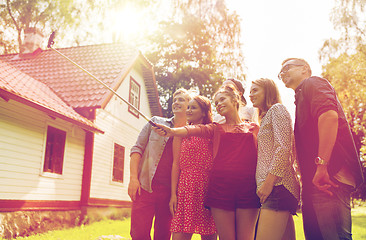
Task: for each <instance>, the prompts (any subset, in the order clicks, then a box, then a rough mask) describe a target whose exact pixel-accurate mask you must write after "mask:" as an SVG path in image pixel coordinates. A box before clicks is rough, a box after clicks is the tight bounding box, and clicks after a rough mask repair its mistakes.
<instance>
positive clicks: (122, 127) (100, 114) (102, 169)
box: [90, 69, 151, 201]
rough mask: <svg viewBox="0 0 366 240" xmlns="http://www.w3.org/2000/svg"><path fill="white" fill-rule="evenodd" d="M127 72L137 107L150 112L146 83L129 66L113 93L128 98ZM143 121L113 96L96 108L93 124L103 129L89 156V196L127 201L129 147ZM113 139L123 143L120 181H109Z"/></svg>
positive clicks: (143, 123)
mask: <svg viewBox="0 0 366 240" xmlns="http://www.w3.org/2000/svg"><path fill="white" fill-rule="evenodd" d="M130 76H132V78H133V79H134V80H135V81H137V82H138V83H139V84H140V110H141V111H142V112H143V113H144V114H145V115H146V116H148V117H150V116H151V111H150V107H149V101H148V98H147V94H146V87H145V83H144V80H143V78H142V74H141V72H139V71H138V70H136V69H132V70H131V72H130V74H129V75H128V76H127V77H126V78H125V79H124V81H123V83H122V84H121V86H120V88H119V89H118V91H117V93H118V94H120V95H121V96H122V97H123V98H125V99H126V100H128V96H129V89H130ZM146 123H147V121H146V120H145V119H144V118H142V117H141V116H140V117H139V118H137V117H136V116H134V115H133V114H131V113H130V112H128V106H127V104H126V103H124V102H123V101H121V100H120V99H118V98H116V97H113V98H112V99H111V101H110V102H109V103H108V105H107V106H106V108H105V109H98V111H97V118H96V125H97V126H98V127H100V128H101V129H102V130H103V131H104V132H105V133H104V134H97V135H96V136H95V147H94V156H93V170H92V183H91V190H90V192H91V193H90V197H91V198H102V199H113V200H124V201H130V198H129V196H128V193H127V187H128V182H129V178H130V161H129V160H130V158H129V154H130V150H131V147H132V146H133V145H134V144H135V142H136V140H137V136H138V134H139V133H140V131H141V129H142V128H143V126H144V125H145V124H146ZM114 143H117V144H119V145H121V146H123V147H125V165H124V178H123V183H117V182H113V181H112V169H113V151H114Z"/></svg>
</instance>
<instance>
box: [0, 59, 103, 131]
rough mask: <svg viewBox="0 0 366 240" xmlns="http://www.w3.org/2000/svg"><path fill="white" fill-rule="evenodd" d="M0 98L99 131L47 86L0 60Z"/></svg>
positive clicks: (89, 129)
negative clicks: (20, 103)
mask: <svg viewBox="0 0 366 240" xmlns="http://www.w3.org/2000/svg"><path fill="white" fill-rule="evenodd" d="M0 96H1V97H3V98H4V99H13V100H15V101H18V102H22V103H24V104H26V105H29V106H32V107H34V108H37V109H39V110H41V111H44V112H46V113H47V114H49V115H50V116H53V117H57V118H61V119H64V120H66V121H69V122H72V123H74V124H77V125H79V126H81V127H82V128H84V129H86V130H88V131H93V132H103V131H101V130H100V129H99V128H98V127H97V126H96V125H95V124H94V123H93V122H91V121H89V120H88V119H86V118H84V117H83V116H81V115H80V114H78V113H77V112H75V110H74V109H73V108H71V107H70V106H68V105H67V104H66V103H65V102H63V101H62V100H61V99H60V98H59V97H58V96H57V95H56V94H55V93H54V92H53V91H52V90H51V89H50V88H49V87H48V86H46V85H45V84H43V83H41V82H39V81H37V80H35V79H34V78H32V77H30V76H28V75H27V74H25V73H23V72H21V71H19V70H18V69H16V68H15V67H13V66H11V65H9V64H7V63H5V62H3V61H1V60H0Z"/></svg>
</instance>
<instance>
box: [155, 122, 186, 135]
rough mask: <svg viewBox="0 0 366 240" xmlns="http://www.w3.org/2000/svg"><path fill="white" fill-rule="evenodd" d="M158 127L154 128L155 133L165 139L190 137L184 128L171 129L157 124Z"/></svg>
mask: <svg viewBox="0 0 366 240" xmlns="http://www.w3.org/2000/svg"><path fill="white" fill-rule="evenodd" d="M156 126H157V127H152V128H153V129H154V131H155V132H156V133H157V134H159V135H160V136H163V137H186V136H187V135H188V131H187V129H186V128H184V127H179V128H170V127H168V126H165V125H161V124H157V123H156Z"/></svg>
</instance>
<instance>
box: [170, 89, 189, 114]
mask: <svg viewBox="0 0 366 240" xmlns="http://www.w3.org/2000/svg"><path fill="white" fill-rule="evenodd" d="M188 102H189V98H188V97H187V96H186V94H184V93H178V94H176V95H175V96H174V97H173V104H172V111H173V114H174V115H176V114H180V113H184V114H185V113H186V110H187V107H188Z"/></svg>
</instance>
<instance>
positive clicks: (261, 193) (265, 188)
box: [257, 181, 273, 204]
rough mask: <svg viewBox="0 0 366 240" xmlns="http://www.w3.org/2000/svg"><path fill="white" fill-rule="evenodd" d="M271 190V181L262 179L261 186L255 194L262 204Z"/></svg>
mask: <svg viewBox="0 0 366 240" xmlns="http://www.w3.org/2000/svg"><path fill="white" fill-rule="evenodd" d="M272 190H273V183H270V182H268V181H264V183H263V184H262V186H261V187H260V188H259V189H258V191H257V195H258V197H259V200H260V202H261V203H262V204H263V203H264V202H265V201H266V200H267V198H268V196H269V195H270V194H271V192H272Z"/></svg>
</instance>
